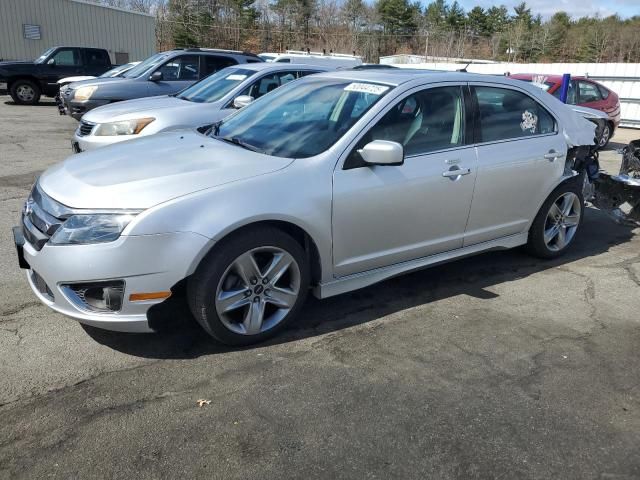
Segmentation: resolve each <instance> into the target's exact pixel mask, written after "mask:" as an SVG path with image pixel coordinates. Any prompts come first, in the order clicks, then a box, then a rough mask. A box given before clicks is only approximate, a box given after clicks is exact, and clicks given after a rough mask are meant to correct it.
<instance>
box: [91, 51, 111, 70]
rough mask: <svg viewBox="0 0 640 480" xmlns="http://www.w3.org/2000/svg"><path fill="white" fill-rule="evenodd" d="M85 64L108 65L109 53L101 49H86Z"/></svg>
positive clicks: (93, 65) (94, 65)
mask: <svg viewBox="0 0 640 480" xmlns="http://www.w3.org/2000/svg"><path fill="white" fill-rule="evenodd" d="M85 57H86V59H87V65H89V66H92V67H104V66H107V65H110V63H111V62H110V60H109V55H108V54H107V52H105V51H103V50H86V51H85Z"/></svg>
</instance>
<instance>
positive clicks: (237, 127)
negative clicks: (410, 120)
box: [212, 77, 391, 158]
mask: <svg viewBox="0 0 640 480" xmlns="http://www.w3.org/2000/svg"><path fill="white" fill-rule="evenodd" d="M389 90H391V87H389V86H387V85H379V84H375V83H364V82H351V81H349V80H342V79H335V78H313V77H307V78H306V79H303V80H300V81H297V82H292V83H290V84H289V85H286V86H284V87H281V88H278V89H277V90H275V91H274V92H272V93H270V94H269V95H265V96H264V97H261V98H259V99H258V100H256V101H255V102H253V103H251V104H249V105H248V106H246V107H244V108H243V109H242V110H240V111H238V113H237V114H235V115H233V116H231V117H229V119H228V120H225V121H224V122H223V123H221V124H219V126H218V128H214V129H213V130H212V133H213V134H214V135H215V136H217V137H220V138H221V139H223V140H226V141H232V142H233V143H236V144H239V145H243V146H245V147H247V148H250V149H252V150H256V151H260V152H263V153H266V154H267V155H274V156H278V157H287V158H306V157H312V156H314V155H318V154H319V153H322V152H324V151H325V150H326V149H327V148H329V147H330V146H332V145H333V144H334V143H335V142H337V141H338V140H339V139H340V138H341V137H342V136H343V135H344V134H345V133H346V132H347V131H348V130H349V129H350V128H351V127H352V126H353V125H354V124H355V123H356V122H357V121H358V120H359V119H360V118H361V117H362V116H363V115H364V114H365V113H366V112H367V111H368V110H369V109H370V108H371V107H372V106H373V105H374V104H375V103H376V102H377V101H378V100H380V98H382V97H383V96H384V95H385V94H386V93H387V92H388V91H389Z"/></svg>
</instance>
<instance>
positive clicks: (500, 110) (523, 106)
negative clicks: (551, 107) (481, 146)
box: [474, 87, 555, 142]
mask: <svg viewBox="0 0 640 480" xmlns="http://www.w3.org/2000/svg"><path fill="white" fill-rule="evenodd" d="M474 90H475V94H476V98H477V100H478V109H479V113H480V141H481V142H494V141H498V140H507V139H510V138H521V137H530V136H532V135H542V134H547V133H553V132H554V131H555V121H554V119H553V117H552V116H551V114H549V112H547V111H546V110H545V109H544V107H542V105H540V104H539V103H538V102H536V101H535V100H534V99H533V98H531V97H530V96H528V95H526V94H524V93H522V92H518V91H516V90H508V89H506V88H495V87H475V88H474Z"/></svg>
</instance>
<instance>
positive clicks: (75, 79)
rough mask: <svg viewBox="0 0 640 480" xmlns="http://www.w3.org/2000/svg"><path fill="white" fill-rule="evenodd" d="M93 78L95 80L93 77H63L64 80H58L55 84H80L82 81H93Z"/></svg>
mask: <svg viewBox="0 0 640 480" xmlns="http://www.w3.org/2000/svg"><path fill="white" fill-rule="evenodd" d="M94 78H96V77H95V76H93V75H82V76H78V77H65V78H61V79H60V80H58V82H57V83H74V82H82V81H84V80H93V79H94Z"/></svg>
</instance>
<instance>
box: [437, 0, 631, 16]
mask: <svg viewBox="0 0 640 480" xmlns="http://www.w3.org/2000/svg"><path fill="white" fill-rule="evenodd" d="M521 1H522V0H495V1H492V0H458V2H459V3H460V4H461V5H462V6H463V8H464V9H465V10H466V11H469V10H471V9H472V8H473V7H474V6H476V5H480V6H481V7H484V8H488V7H491V6H493V5H500V4H504V5H506V6H507V7H508V8H509V9H511V8H512V7H513V6H515V5H517V4H519V3H521ZM427 3H429V2H427ZM527 5H528V6H529V7H530V8H531V11H532V13H533V14H538V13H539V14H541V15H542V16H543V17H544V18H549V17H551V16H552V15H553V14H554V13H556V12H558V11H561V10H563V11H565V12H567V13H568V14H569V15H571V16H572V17H574V18H579V17H584V16H587V15H588V16H591V17H592V16H595V15H600V16H601V17H608V16H609V15H613V14H616V13H617V14H618V15H619V16H620V17H622V18H628V17H632V16H634V15H640V0H606V1H603V0H527Z"/></svg>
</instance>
